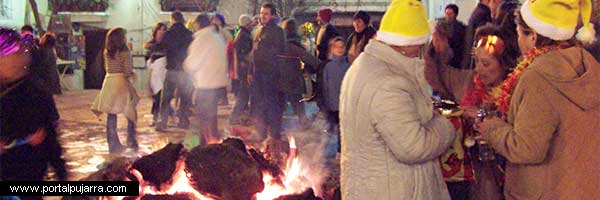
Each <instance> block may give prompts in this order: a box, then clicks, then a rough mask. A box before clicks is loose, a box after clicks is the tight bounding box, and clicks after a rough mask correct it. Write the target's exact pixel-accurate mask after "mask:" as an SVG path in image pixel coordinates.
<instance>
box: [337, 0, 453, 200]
mask: <svg viewBox="0 0 600 200" xmlns="http://www.w3.org/2000/svg"><path fill="white" fill-rule="evenodd" d="M428 37H429V27H428V24H427V15H426V12H425V9H424V8H423V5H422V4H421V2H420V1H418V0H394V1H392V3H391V4H390V7H389V8H388V10H387V12H386V13H385V15H384V17H383V19H382V24H381V28H380V30H379V31H378V33H377V40H371V41H369V44H368V45H367V46H366V48H365V51H364V52H363V53H362V54H360V56H358V58H357V59H356V61H355V62H354V64H353V65H352V66H351V67H350V69H349V70H348V72H347V73H346V76H345V77H344V81H343V82H342V91H341V95H340V119H341V140H342V144H341V146H342V158H341V168H342V173H341V189H342V199H344V200H355V199H356V200H363V199H371V200H403V199H410V200H440V199H441V200H444V199H450V197H449V194H448V190H447V188H446V184H445V183H444V180H443V178H442V173H441V168H440V165H439V163H438V159H437V158H438V157H439V156H440V155H441V154H442V153H444V152H445V151H446V150H447V149H448V147H449V146H450V144H451V142H452V141H453V139H454V137H455V135H454V134H455V132H454V128H453V126H452V124H451V123H450V122H449V121H448V120H447V119H446V118H444V117H443V116H441V115H440V114H439V113H438V112H437V111H435V110H434V109H433V105H432V102H431V89H430V87H429V85H428V84H427V81H426V80H425V77H424V74H423V70H424V61H423V59H422V58H421V57H422V56H421V55H422V52H423V50H422V49H423V45H424V44H425V43H426V42H427V40H428Z"/></svg>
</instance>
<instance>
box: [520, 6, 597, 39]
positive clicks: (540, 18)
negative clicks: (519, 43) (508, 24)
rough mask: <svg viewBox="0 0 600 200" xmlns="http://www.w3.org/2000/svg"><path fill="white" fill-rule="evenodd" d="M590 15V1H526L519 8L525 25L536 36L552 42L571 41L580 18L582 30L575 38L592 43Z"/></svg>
mask: <svg viewBox="0 0 600 200" xmlns="http://www.w3.org/2000/svg"><path fill="white" fill-rule="evenodd" d="M591 14H592V2H591V0H527V1H526V2H525V3H524V4H523V6H522V7H521V16H522V17H523V20H524V21H525V23H527V25H528V26H529V27H531V28H532V29H533V30H535V32H537V33H538V34H540V35H543V36H546V37H548V38H550V39H553V40H568V39H571V38H572V37H573V35H574V34H575V28H576V27H577V23H578V20H579V17H580V16H581V20H582V22H583V28H581V29H580V30H579V33H578V34H577V38H578V39H579V40H580V41H582V42H584V43H593V42H594V40H595V33H594V32H595V31H594V26H593V25H592V24H591V23H590V17H591Z"/></svg>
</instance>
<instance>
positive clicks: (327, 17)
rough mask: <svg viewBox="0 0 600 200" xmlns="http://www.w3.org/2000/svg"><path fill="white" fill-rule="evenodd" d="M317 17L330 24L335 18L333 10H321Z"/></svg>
mask: <svg viewBox="0 0 600 200" xmlns="http://www.w3.org/2000/svg"><path fill="white" fill-rule="evenodd" d="M317 16H319V17H321V19H323V21H325V22H329V21H331V17H332V16H333V10H331V9H329V8H323V9H320V10H319V12H318V13H317Z"/></svg>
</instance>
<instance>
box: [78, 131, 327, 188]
mask: <svg viewBox="0 0 600 200" xmlns="http://www.w3.org/2000/svg"><path fill="white" fill-rule="evenodd" d="M286 144H287V142H286ZM275 149H279V150H281V149H282V148H280V147H275ZM283 149H286V150H287V152H285V153H282V152H281V151H274V150H273V147H271V149H269V148H265V149H263V151H259V150H257V149H253V148H250V149H248V148H247V147H246V145H245V144H244V142H243V141H242V140H240V139H233V138H229V139H226V140H224V141H223V142H222V143H218V144H210V145H206V146H198V147H194V148H192V149H190V150H187V149H185V148H184V147H183V145H182V144H168V145H166V146H165V147H163V148H162V149H160V150H158V151H156V152H154V153H152V154H150V155H146V156H143V157H142V158H140V159H138V160H135V161H134V162H133V163H131V165H129V166H128V168H129V170H127V173H126V174H125V175H124V176H121V177H122V178H123V179H122V180H131V181H138V182H139V185H140V188H139V191H140V193H139V196H136V197H116V198H115V197H111V198H108V197H101V198H98V199H127V200H128V199H136V200H137V199H147V200H152V199H175V200H177V199H193V200H196V199H200V200H292V199H293V200H296V199H298V200H299V199H307V200H312V199H321V198H319V197H318V196H319V195H322V194H321V193H322V191H321V185H322V183H323V181H324V178H325V176H324V175H325V174H326V173H325V172H324V171H323V170H322V169H317V168H318V166H313V165H315V164H316V163H318V161H315V160H314V159H311V158H310V157H311V156H307V157H302V156H299V154H298V153H299V152H298V149H297V148H296V144H295V141H294V139H293V138H290V142H289V146H288V147H287V148H283ZM312 157H314V156H312ZM70 199H73V198H70Z"/></svg>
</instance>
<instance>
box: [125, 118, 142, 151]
mask: <svg viewBox="0 0 600 200" xmlns="http://www.w3.org/2000/svg"><path fill="white" fill-rule="evenodd" d="M136 134H137V132H136V130H135V123H133V122H132V121H131V120H127V147H129V148H132V149H135V150H138V149H139V146H138V142H137V139H136Z"/></svg>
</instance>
